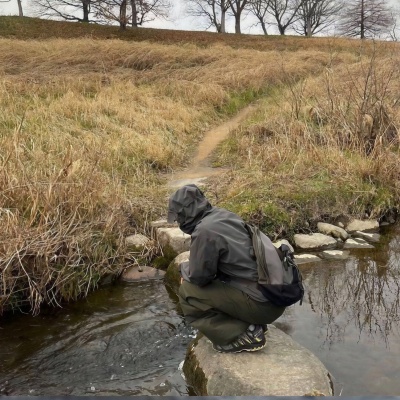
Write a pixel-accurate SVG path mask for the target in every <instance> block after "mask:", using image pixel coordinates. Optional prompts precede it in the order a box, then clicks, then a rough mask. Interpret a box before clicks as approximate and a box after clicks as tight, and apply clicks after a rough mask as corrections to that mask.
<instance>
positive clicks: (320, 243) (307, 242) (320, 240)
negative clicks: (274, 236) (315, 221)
mask: <svg viewBox="0 0 400 400" xmlns="http://www.w3.org/2000/svg"><path fill="white" fill-rule="evenodd" d="M294 242H295V243H296V246H297V247H298V248H300V249H302V250H328V249H334V248H335V247H336V246H337V242H336V240H335V239H333V238H332V237H331V236H327V235H323V234H322V233H312V234H311V235H304V234H297V235H294Z"/></svg>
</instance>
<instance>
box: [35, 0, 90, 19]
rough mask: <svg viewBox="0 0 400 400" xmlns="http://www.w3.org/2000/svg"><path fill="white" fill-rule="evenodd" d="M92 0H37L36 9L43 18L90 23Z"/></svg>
mask: <svg viewBox="0 0 400 400" xmlns="http://www.w3.org/2000/svg"><path fill="white" fill-rule="evenodd" d="M90 7H91V0H35V3H34V8H35V9H36V12H37V13H38V14H39V16H41V17H49V18H54V17H55V18H61V19H64V20H66V21H79V22H89V21H90V12H91V8H90Z"/></svg>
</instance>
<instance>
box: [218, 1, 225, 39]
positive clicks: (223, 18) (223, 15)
mask: <svg viewBox="0 0 400 400" xmlns="http://www.w3.org/2000/svg"><path fill="white" fill-rule="evenodd" d="M222 7H224V6H221V28H220V30H219V32H220V33H225V32H226V22H225V20H226V10H225V7H224V8H222Z"/></svg>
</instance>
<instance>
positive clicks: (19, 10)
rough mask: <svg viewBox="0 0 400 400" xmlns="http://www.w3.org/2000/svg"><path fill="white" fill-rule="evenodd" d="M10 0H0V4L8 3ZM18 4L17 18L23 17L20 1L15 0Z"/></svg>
mask: <svg viewBox="0 0 400 400" xmlns="http://www.w3.org/2000/svg"><path fill="white" fill-rule="evenodd" d="M10 1H11V0H0V3H9V2H10ZM17 4H18V16H20V17H23V16H24V11H23V9H22V1H21V0H17Z"/></svg>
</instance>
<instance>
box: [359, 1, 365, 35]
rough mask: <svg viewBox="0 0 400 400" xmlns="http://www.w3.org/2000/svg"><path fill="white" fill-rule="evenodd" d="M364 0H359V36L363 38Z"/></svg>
mask: <svg viewBox="0 0 400 400" xmlns="http://www.w3.org/2000/svg"><path fill="white" fill-rule="evenodd" d="M364 18H365V16H364V0H361V18H360V19H361V20H360V36H361V39H365V21H364Z"/></svg>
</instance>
